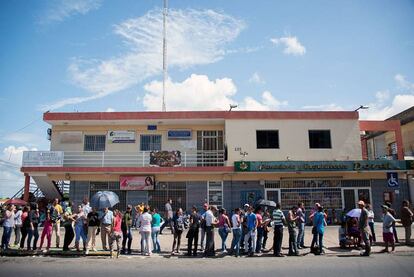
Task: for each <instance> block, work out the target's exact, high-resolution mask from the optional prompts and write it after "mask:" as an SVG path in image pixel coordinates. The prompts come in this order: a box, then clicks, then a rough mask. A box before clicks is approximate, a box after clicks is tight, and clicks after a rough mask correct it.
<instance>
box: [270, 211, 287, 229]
mask: <svg viewBox="0 0 414 277" xmlns="http://www.w3.org/2000/svg"><path fill="white" fill-rule="evenodd" d="M272 217H273V225H274V226H283V221H284V220H285V215H284V214H283V212H282V211H281V210H274V211H273V214H272Z"/></svg>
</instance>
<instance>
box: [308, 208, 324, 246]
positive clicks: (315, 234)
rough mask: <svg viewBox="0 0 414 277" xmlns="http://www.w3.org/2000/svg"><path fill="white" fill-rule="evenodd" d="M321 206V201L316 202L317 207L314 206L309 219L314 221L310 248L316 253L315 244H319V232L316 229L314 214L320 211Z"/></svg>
mask: <svg viewBox="0 0 414 277" xmlns="http://www.w3.org/2000/svg"><path fill="white" fill-rule="evenodd" d="M320 207H321V205H320V204H319V203H315V207H314V208H312V210H311V214H310V215H309V220H310V221H311V222H312V242H311V250H310V252H311V253H314V251H315V248H314V246H315V245H317V244H318V232H317V231H316V226H315V221H314V216H315V215H316V214H317V213H318V210H319V208H320Z"/></svg>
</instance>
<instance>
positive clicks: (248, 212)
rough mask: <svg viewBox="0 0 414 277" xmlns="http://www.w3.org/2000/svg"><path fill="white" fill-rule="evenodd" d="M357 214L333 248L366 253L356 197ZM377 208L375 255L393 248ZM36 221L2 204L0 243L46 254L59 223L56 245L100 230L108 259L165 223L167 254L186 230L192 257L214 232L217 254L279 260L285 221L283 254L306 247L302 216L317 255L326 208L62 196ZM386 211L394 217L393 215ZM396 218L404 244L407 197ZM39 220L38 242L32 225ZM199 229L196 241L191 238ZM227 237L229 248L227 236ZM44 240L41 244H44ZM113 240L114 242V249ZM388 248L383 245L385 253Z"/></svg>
mask: <svg viewBox="0 0 414 277" xmlns="http://www.w3.org/2000/svg"><path fill="white" fill-rule="evenodd" d="M358 206H359V209H360V215H359V216H358V217H354V218H352V217H349V218H343V219H342V220H341V221H342V222H341V226H340V228H339V244H340V246H341V247H346V246H347V245H352V244H354V245H355V246H357V247H361V246H362V245H363V246H364V252H363V253H361V255H362V256H369V255H370V253H371V245H374V244H375V242H376V236H375V232H374V214H373V211H372V209H371V206H370V205H369V204H367V205H366V204H365V203H364V202H363V201H359V202H358ZM133 209H134V210H135V217H134V215H133ZM382 209H383V214H384V215H383V238H384V242H385V248H384V250H383V252H393V251H394V249H395V242H396V241H395V237H396V232H395V216H394V215H395V211H394V210H392V209H391V207H390V204H389V203H386V204H384V205H382ZM43 213H44V214H45V216H44V219H43V220H42V222H41V220H40V211H39V207H38V206H37V204H35V203H33V204H31V205H30V206H24V207H23V208H21V207H15V206H13V205H9V206H7V208H6V210H5V212H4V221H3V236H2V243H1V248H2V249H3V250H4V249H8V248H9V246H10V244H11V236H12V232H13V230H14V231H15V240H14V244H15V245H16V246H19V248H20V249H26V250H30V251H33V250H42V251H44V252H48V251H49V250H50V248H51V244H52V242H51V240H52V234H53V232H54V233H55V236H56V241H55V246H56V248H59V247H60V242H61V236H60V227H61V226H63V227H64V228H65V234H64V238H63V250H64V251H68V250H70V249H71V248H70V246H71V244H72V242H73V240H74V239H75V244H74V246H75V247H74V248H75V249H76V251H79V252H80V251H84V253H85V254H89V252H90V251H97V249H96V237H97V236H98V235H99V234H100V236H101V241H102V248H103V250H109V251H110V253H111V257H113V256H114V255H113V254H115V257H119V255H121V254H125V255H128V254H131V253H132V242H133V239H134V238H133V232H132V229H133V227H134V226H135V227H136V228H138V229H139V234H140V241H139V246H140V249H141V253H142V254H143V255H146V256H151V255H152V254H153V253H160V252H161V245H160V240H159V235H161V234H162V231H163V230H164V229H165V228H166V227H168V226H169V227H170V229H171V232H172V234H173V241H172V245H171V255H179V254H180V249H181V244H182V235H183V233H184V230H186V229H188V232H187V236H186V239H187V240H188V241H187V251H186V253H185V255H188V256H197V254H198V246H200V248H201V251H202V253H203V256H206V257H210V256H215V255H216V247H215V244H214V241H215V238H214V236H215V233H216V232H215V229H218V234H219V236H220V238H221V245H220V246H219V247H218V249H217V250H221V253H222V254H223V255H226V254H227V255H234V256H236V257H239V256H240V255H248V256H255V255H258V254H260V253H262V252H270V251H273V255H274V256H276V257H283V256H284V254H283V253H282V241H283V236H284V229H285V226H287V230H288V236H289V239H288V241H289V252H288V253H287V255H288V256H298V255H300V251H301V250H302V249H304V248H306V246H305V244H304V235H305V225H306V224H305V223H306V221H307V219H308V220H309V221H310V222H311V223H312V243H311V245H310V252H311V253H314V254H316V255H323V254H324V233H325V227H326V226H327V217H328V215H327V213H326V211H325V210H324V209H323V207H322V206H321V205H320V204H319V203H315V206H314V208H313V209H312V212H311V213H310V214H309V217H308V218H306V211H305V208H304V204H303V203H301V202H300V203H298V205H297V206H294V207H292V208H291V209H290V210H289V211H288V212H287V214H286V216H285V213H284V212H283V211H282V207H281V205H280V203H277V204H276V207H275V208H274V209H273V210H272V211H271V212H270V210H269V209H267V207H262V206H258V207H253V206H250V205H249V204H245V205H244V207H243V208H236V209H234V211H232V213H230V215H229V214H228V212H227V211H226V210H225V209H223V208H220V209H218V208H217V207H216V206H214V205H208V204H207V203H205V204H204V205H203V209H202V211H201V212H199V211H198V210H197V208H196V207H192V209H191V213H189V214H188V215H187V214H185V213H184V212H183V210H182V209H181V208H178V209H176V210H175V211H173V209H172V200H171V199H169V200H168V201H167V203H166V205H165V216H164V218H165V220H164V219H163V217H162V216H161V215H160V214H159V213H158V210H157V209H156V208H152V209H151V208H150V207H149V206H148V205H145V204H143V203H142V204H140V205H137V206H135V207H133V206H132V205H128V206H127V208H126V210H125V212H123V213H122V212H121V211H119V210H117V209H114V210H113V211H112V210H111V209H110V208H108V207H107V208H104V209H103V210H101V211H98V210H97V209H96V208H92V207H90V205H89V202H88V199H86V198H85V199H84V200H83V202H82V204H81V205H78V206H77V207H76V208H73V204H72V203H71V202H70V201H68V202H65V203H62V204H61V203H60V202H59V200H58V199H55V200H54V201H53V202H52V203H51V204H50V205H49V206H48V207H47V208H46V210H45V211H43ZM393 214H394V215H393ZM401 222H402V224H403V226H404V228H405V234H406V243H407V244H410V236H411V232H410V231H411V224H412V222H413V213H412V211H411V209H410V207H409V202H408V201H404V202H403V204H402V208H401ZM40 223H42V225H43V229H42V234H41V236H40V244H38V239H39V226H40ZM271 228H273V233H274V237H273V243H272V246H271V247H270V249H267V248H266V244H267V240H268V233H269V231H270V229H271ZM200 234H201V237H200V241H199V235H200ZM230 235H232V238H231V243H230V245H231V246H230V248H227V247H228V243H227V240H228V239H229V237H230ZM45 242H46V247H45V248H43V247H44V244H45ZM114 243H115V247H114ZM389 248H391V250H389Z"/></svg>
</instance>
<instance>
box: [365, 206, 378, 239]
mask: <svg viewBox="0 0 414 277" xmlns="http://www.w3.org/2000/svg"><path fill="white" fill-rule="evenodd" d="M367 210H368V225H369V228H370V230H371V234H372V235H371V237H370V243H371V245H375V242H377V238H376V237H375V229H374V217H375V216H374V211H373V210H372V207H371V204H367Z"/></svg>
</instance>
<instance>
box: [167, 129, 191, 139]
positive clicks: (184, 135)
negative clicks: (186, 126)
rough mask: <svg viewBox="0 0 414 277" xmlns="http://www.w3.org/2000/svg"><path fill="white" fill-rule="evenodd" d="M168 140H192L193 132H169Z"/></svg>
mask: <svg viewBox="0 0 414 277" xmlns="http://www.w3.org/2000/svg"><path fill="white" fill-rule="evenodd" d="M167 134H168V139H191V138H192V137H193V135H192V132H191V130H168V133H167Z"/></svg>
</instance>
